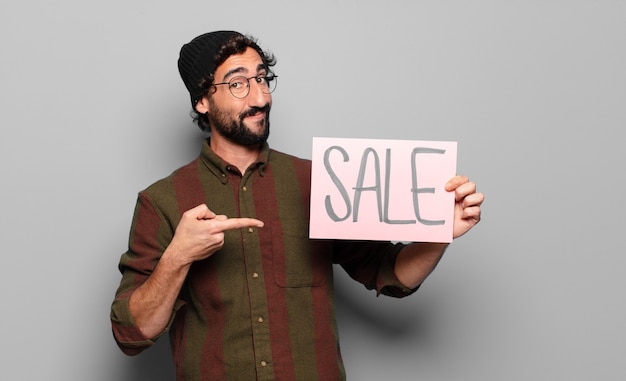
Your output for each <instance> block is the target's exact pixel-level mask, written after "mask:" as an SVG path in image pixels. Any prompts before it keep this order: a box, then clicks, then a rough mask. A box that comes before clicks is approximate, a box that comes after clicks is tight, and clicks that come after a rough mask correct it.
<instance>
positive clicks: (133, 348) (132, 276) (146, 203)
mask: <svg viewBox="0 0 626 381" xmlns="http://www.w3.org/2000/svg"><path fill="white" fill-rule="evenodd" d="M172 237H173V228H172V226H171V223H169V222H168V221H167V220H166V219H165V218H163V215H162V214H161V213H160V212H159V211H158V210H157V208H155V207H154V205H153V203H152V202H151V200H150V198H149V197H148V196H147V195H146V194H144V193H140V194H139V196H138V198H137V204H136V206H135V212H134V215H133V221H132V225H131V230H130V236H129V243H128V251H127V252H126V253H124V254H122V256H121V258H120V262H119V266H118V268H119V271H120V272H121V273H122V279H121V281H120V285H119V287H118V289H117V291H116V293H115V299H114V300H113V303H112V305H111V315H110V318H111V326H112V330H113V337H114V338H115V341H116V342H117V344H118V346H119V347H120V349H122V351H123V352H124V353H126V354H128V355H135V354H137V353H139V352H141V351H143V350H144V349H146V348H148V347H150V346H152V345H153V344H154V343H155V340H156V339H157V338H158V337H159V336H160V335H158V336H157V337H153V338H147V337H145V336H144V335H143V334H142V333H141V331H140V330H139V328H138V327H137V325H136V323H135V321H134V319H133V317H132V315H131V313H130V310H129V299H130V296H131V295H132V293H133V291H135V290H136V289H137V288H138V287H139V286H141V285H142V284H143V283H144V282H145V281H146V280H147V279H148V277H149V276H150V274H152V271H153V270H154V268H155V267H156V265H157V263H158V261H159V259H160V258H161V255H162V254H163V251H165V248H166V247H167V245H169V242H170V241H171V239H172ZM183 304H184V302H183V301H182V300H178V301H177V303H176V305H175V308H174V311H173V313H172V319H171V320H170V324H171V322H172V320H173V318H174V315H175V311H176V310H178V309H179V308H180V307H182V305H183ZM170 324H168V326H167V327H166V330H167V329H168V328H169V325H170ZM164 332H165V331H164Z"/></svg>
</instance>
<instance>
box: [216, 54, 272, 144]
mask: <svg viewBox="0 0 626 381" xmlns="http://www.w3.org/2000/svg"><path fill="white" fill-rule="evenodd" d="M265 74H266V69H265V68H264V66H263V61H262V60H261V57H260V56H259V54H258V53H257V52H256V51H255V50H254V49H252V48H248V49H247V50H246V51H245V52H244V53H243V54H237V55H232V56H230V57H229V58H227V59H226V61H224V63H222V64H221V65H220V66H218V67H217V69H216V70H215V74H214V77H215V80H214V83H223V82H228V81H230V80H231V79H232V78H234V77H241V76H243V77H246V78H249V77H254V76H258V75H265ZM249 85H250V92H249V93H248V95H247V96H246V97H244V98H242V99H238V98H235V97H234V96H233V95H232V93H231V92H230V90H229V85H218V86H215V87H216V91H215V93H213V94H211V95H210V96H209V97H208V99H205V101H206V102H208V114H207V115H208V118H209V122H210V123H211V129H212V131H213V132H212V133H217V134H219V135H221V136H223V137H224V138H225V139H227V140H229V141H231V142H232V143H235V144H239V145H244V146H252V145H257V144H260V143H262V142H265V141H266V140H267V138H268V136H269V132H270V122H269V114H270V108H271V105H272V96H271V95H270V94H266V93H264V92H263V91H262V89H261V88H260V87H259V85H258V84H257V83H256V81H255V80H254V79H251V80H250V81H249Z"/></svg>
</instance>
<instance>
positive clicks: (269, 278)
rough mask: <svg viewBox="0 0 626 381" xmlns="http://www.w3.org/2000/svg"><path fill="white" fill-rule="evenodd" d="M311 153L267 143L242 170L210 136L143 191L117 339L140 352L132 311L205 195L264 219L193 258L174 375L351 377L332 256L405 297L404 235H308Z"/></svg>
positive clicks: (174, 329)
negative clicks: (135, 295)
mask: <svg viewBox="0 0 626 381" xmlns="http://www.w3.org/2000/svg"><path fill="white" fill-rule="evenodd" d="M310 179H311V162H310V161H309V160H304V159H299V158H296V157H293V156H290V155H286V154H284V153H281V152H278V151H275V150H271V149H270V148H269V146H267V144H266V145H265V146H264V148H263V150H262V152H261V154H260V155H259V159H258V161H257V163H256V164H255V165H253V166H251V167H250V168H249V169H248V170H247V171H246V172H245V173H244V174H243V175H242V174H241V173H240V171H239V170H238V169H237V168H234V167H233V166H231V165H229V164H228V163H226V162H224V161H223V160H222V159H221V158H220V157H218V156H217V155H216V154H215V153H213V151H211V149H210V147H209V143H208V141H205V142H204V143H203V147H202V152H201V154H200V155H199V157H198V158H197V159H195V160H194V161H192V162H191V163H189V164H187V165H185V166H183V167H181V168H180V169H178V170H177V171H175V172H174V173H172V174H171V175H170V176H168V177H167V178H165V179H162V180H160V181H158V182H156V183H154V184H153V185H151V186H150V187H148V188H147V189H146V190H144V191H142V192H140V193H139V195H138V199H137V205H136V208H135V213H134V217H133V222H132V227H131V232H130V238H129V249H128V251H127V252H126V253H124V254H123V255H122V257H121V259H120V264H119V268H120V271H121V272H122V280H121V283H120V286H119V288H118V290H117V293H116V297H115V300H114V302H113V305H112V307H111V322H112V327H113V333H114V337H115V340H116V341H117V343H118V345H119V346H120V347H121V348H122V350H123V351H124V352H125V353H127V354H131V355H132V354H136V353H139V352H141V351H142V350H144V349H146V348H148V347H150V346H151V345H152V344H154V342H155V340H156V339H157V338H148V337H144V336H143V335H142V334H141V332H140V331H139V330H138V329H137V327H136V326H135V323H134V321H133V319H132V317H131V315H130V313H129V310H128V299H129V296H130V294H131V293H132V292H133V290H135V289H136V288H137V287H139V286H140V285H141V284H142V283H143V282H145V280H146V279H147V278H148V277H149V276H150V274H151V272H152V270H153V269H154V267H155V266H156V264H157V262H158V261H159V258H160V257H161V255H162V253H163V252H164V250H165V248H166V247H167V246H168V244H169V243H170V241H171V239H172V237H173V235H174V231H175V229H176V226H177V224H178V222H179V220H180V218H181V216H182V214H183V213H184V212H185V211H187V210H188V209H191V208H193V207H196V206H197V205H200V204H203V203H204V204H206V205H207V206H208V207H209V208H210V209H211V210H212V211H214V212H215V213H217V214H225V215H227V216H229V217H253V218H257V219H259V220H262V221H263V222H264V223H265V226H264V227H263V228H260V229H257V228H249V229H248V228H246V229H240V230H232V231H227V232H226V233H225V234H226V235H225V244H224V247H223V248H222V249H221V250H220V251H218V252H216V253H215V254H214V255H212V256H211V257H209V258H207V259H205V260H202V261H199V262H196V263H194V264H193V265H192V267H191V269H190V271H189V274H188V276H187V279H186V282H185V284H184V286H183V288H182V291H181V293H180V295H179V300H178V302H177V303H176V306H175V310H174V311H172V319H171V322H170V324H169V326H168V328H167V329H166V331H169V334H170V341H171V346H172V352H173V358H174V364H175V368H176V375H177V380H185V381H195V380H198V381H200V380H246V381H249V380H289V381H293V380H324V381H332V380H344V379H345V371H344V368H343V362H342V359H341V353H340V350H339V341H338V335H337V325H336V321H335V302H334V295H333V275H332V270H333V269H332V267H333V263H336V264H339V265H341V266H342V267H343V268H344V269H345V270H346V271H347V272H348V274H350V276H351V277H352V278H354V279H356V280H357V281H359V282H361V283H362V284H363V285H365V287H367V288H368V289H375V290H376V291H377V293H378V294H380V293H382V294H386V295H390V296H394V297H403V296H406V295H409V294H411V293H412V292H414V291H415V290H414V289H413V290H409V289H406V288H404V287H403V285H402V284H400V282H399V281H398V280H397V278H396V277H395V275H394V272H393V267H394V263H395V259H396V256H397V254H398V252H399V250H400V249H401V248H402V246H401V245H394V244H391V243H388V242H375V241H334V240H312V239H309V238H308V226H309V225H308V222H309V208H310V204H309V202H310V200H309V199H310Z"/></svg>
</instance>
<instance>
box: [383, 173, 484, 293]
mask: <svg viewBox="0 0 626 381" xmlns="http://www.w3.org/2000/svg"><path fill="white" fill-rule="evenodd" d="M446 191H448V192H452V191H454V199H455V203H454V222H453V223H454V225H453V233H452V235H453V238H458V237H460V236H462V235H463V234H465V233H467V232H468V231H469V230H470V229H471V228H472V227H474V225H476V224H477V223H478V222H479V221H480V216H481V211H480V205H481V204H482V203H483V201H484V199H485V196H484V195H483V194H482V193H477V192H476V184H474V183H473V182H471V181H469V179H468V178H467V177H465V176H455V177H453V178H452V179H450V181H448V183H447V184H446ZM447 247H448V244H447V243H426V242H416V243H412V244H410V245H408V246H406V247H405V248H404V249H402V251H400V253H399V254H398V257H397V259H396V264H395V268H394V271H395V273H396V277H397V278H398V280H399V281H400V282H402V284H404V285H405V286H406V287H408V288H415V287H417V286H419V285H420V284H422V282H424V280H426V278H427V277H428V275H430V273H432V271H433V270H434V269H435V267H436V266H437V263H439V260H440V259H441V257H442V256H443V253H444V252H445V250H446V248H447Z"/></svg>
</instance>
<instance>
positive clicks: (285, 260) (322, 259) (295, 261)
mask: <svg viewBox="0 0 626 381" xmlns="http://www.w3.org/2000/svg"><path fill="white" fill-rule="evenodd" d="M330 258H331V257H330V247H328V245H326V244H325V243H324V242H323V241H316V240H311V239H309V236H308V231H307V230H306V229H297V228H294V225H289V224H285V223H282V224H281V223H274V224H273V225H272V266H273V271H274V281H275V282H276V284H277V285H278V286H279V287H319V286H323V285H325V284H326V281H327V278H328V277H329V276H332V273H331V271H332V261H331V260H330Z"/></svg>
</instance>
